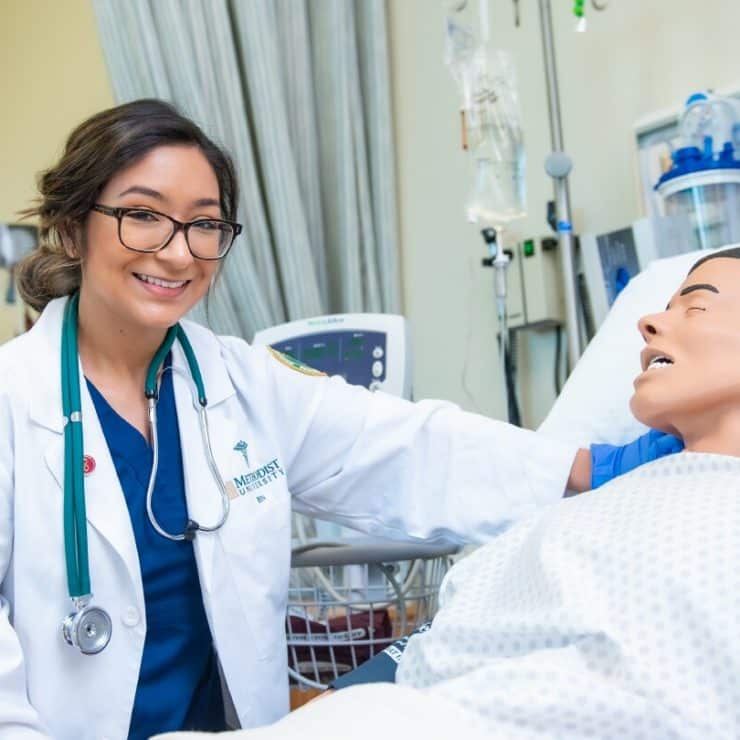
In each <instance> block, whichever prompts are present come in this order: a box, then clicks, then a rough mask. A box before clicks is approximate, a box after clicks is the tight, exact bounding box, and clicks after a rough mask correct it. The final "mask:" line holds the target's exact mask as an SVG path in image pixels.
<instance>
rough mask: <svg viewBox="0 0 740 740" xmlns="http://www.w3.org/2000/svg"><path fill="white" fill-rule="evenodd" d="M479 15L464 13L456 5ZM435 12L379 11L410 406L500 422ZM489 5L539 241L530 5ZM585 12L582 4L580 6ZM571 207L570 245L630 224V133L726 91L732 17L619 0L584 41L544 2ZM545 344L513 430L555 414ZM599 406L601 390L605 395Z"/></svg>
mask: <svg viewBox="0 0 740 740" xmlns="http://www.w3.org/2000/svg"><path fill="white" fill-rule="evenodd" d="M469 1H470V2H471V3H475V5H476V6H477V0H469ZM444 5H445V4H444V3H443V2H442V1H441V0H439V1H437V0H389V9H390V32H391V41H392V54H393V70H394V71H393V75H394V80H393V81H394V86H395V91H394V96H395V97H394V102H395V125H396V134H397V155H398V175H399V194H400V195H399V197H400V208H399V210H400V214H401V216H400V227H401V244H402V252H403V269H404V298H405V312H406V314H407V316H408V317H409V318H410V319H411V321H412V325H413V328H414V343H415V347H414V349H415V361H416V369H415V392H416V396H417V397H432V396H436V397H443V398H450V399H453V400H455V401H457V402H459V403H461V404H462V405H463V406H466V407H468V408H472V409H477V410H480V411H483V412H484V413H487V414H492V415H496V416H499V417H500V416H502V415H503V414H502V411H503V400H502V391H501V383H500V372H499V369H498V363H497V359H496V352H495V335H496V331H497V323H496V320H495V314H494V306H493V298H492V288H491V280H492V278H491V275H490V274H489V271H484V270H483V269H482V268H480V267H479V264H480V258H481V257H482V256H484V251H483V247H482V241H481V239H480V237H479V235H478V233H477V231H476V229H475V228H474V227H472V226H470V225H469V224H467V223H466V222H465V219H464V215H463V207H464V202H465V198H466V194H467V192H468V189H469V188H470V184H471V179H470V170H469V163H468V162H467V160H466V157H465V155H464V153H463V152H462V151H461V150H460V148H459V121H458V113H457V110H458V97H457V91H456V89H455V86H454V84H453V82H452V80H451V78H450V76H449V74H448V72H447V69H446V68H445V66H444V64H443V61H442V59H443V53H444V43H443V21H444V10H443V8H444ZM520 5H521V14H522V27H521V28H519V29H515V28H514V25H513V11H512V2H511V0H490V2H489V9H490V19H491V30H492V36H493V42H494V44H496V45H499V46H501V47H504V48H507V49H509V50H510V51H511V52H512V53H513V55H514V58H515V60H516V63H517V69H518V74H519V80H520V97H521V101H522V107H523V112H524V118H525V139H526V147H527V157H528V175H527V183H528V190H529V212H530V213H529V217H528V219H527V221H526V222H525V223H524V224H523V225H522V231H523V232H526V233H528V234H531V235H541V234H544V233H547V229H548V227H547V226H546V224H545V220H544V208H545V201H546V200H547V199H548V198H551V197H552V196H551V193H552V186H551V182H550V181H549V180H548V178H546V177H545V176H544V174H543V171H542V162H543V160H544V157H545V155H546V153H547V152H548V151H549V146H550V140H549V128H548V114H547V97H546V90H545V84H544V67H543V60H542V50H541V40H540V27H539V18H538V3H537V2H536V1H535V0H520ZM588 5H589V4H588V3H587V6H588ZM552 6H553V19H554V25H555V46H556V52H557V58H558V73H559V77H560V88H561V98H562V101H561V102H562V112H563V127H564V135H565V143H566V149H567V151H568V152H569V153H570V154H571V155H572V157H573V160H574V162H575V169H574V171H573V174H572V176H571V195H572V202H573V205H574V221H575V226H576V229H577V230H580V231H592V230H597V231H602V230H607V229H611V228H614V227H618V226H622V225H626V224H627V223H629V222H630V221H631V220H633V219H635V218H637V217H638V216H639V215H641V214H640V198H639V196H638V191H637V177H636V168H635V160H634V156H633V155H634V147H633V133H632V127H633V125H634V123H635V122H636V121H637V120H638V119H640V118H641V117H643V116H645V115H646V114H649V113H651V112H654V111H657V110H662V109H666V108H669V109H670V108H675V107H678V106H679V105H680V104H681V103H682V101H683V100H684V99H685V97H686V96H687V95H688V93H690V92H692V91H694V90H696V89H701V88H707V87H722V86H732V85H733V84H735V85H737V84H738V82H740V52H739V51H738V48H740V47H738V43H737V29H738V28H740V3H738V2H735V0H705V2H702V3H697V2H696V0H649V2H646V1H645V0H618V1H614V2H610V3H609V6H608V9H607V11H606V12H603V13H596V12H594V11H591V10H589V12H588V20H589V30H588V32H587V33H586V34H576V33H574V32H573V19H572V15H571V11H570V9H571V6H572V3H571V2H569V1H568V2H566V1H565V0H552ZM553 348H554V343H553V338H552V336H547V335H541V336H537V335H533V336H531V337H530V339H529V341H528V342H527V343H526V346H525V347H523V352H522V360H523V361H524V362H525V365H527V366H528V367H529V368H530V369H529V370H526V368H525V372H523V373H521V380H522V381H523V382H524V384H525V385H526V387H527V391H526V392H525V393H524V394H523V399H522V400H523V406H524V410H525V412H526V421H527V422H528V423H529V424H530V425H535V424H537V423H538V422H539V421H540V420H541V419H542V418H543V416H544V415H545V413H546V412H547V409H548V408H549V406H550V404H551V403H552V401H553V400H554V390H553V381H552V375H553V370H552V363H553ZM605 392H608V389H605Z"/></svg>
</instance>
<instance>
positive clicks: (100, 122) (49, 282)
mask: <svg viewBox="0 0 740 740" xmlns="http://www.w3.org/2000/svg"><path fill="white" fill-rule="evenodd" d="M173 144H185V145H194V146H197V147H198V148H199V149H200V150H201V151H202V152H203V155H204V156H205V158H206V159H207V160H208V162H209V163H210V165H211V167H212V168H213V171H214V173H215V175H216V179H217V180H218V187H219V197H220V200H221V214H222V217H223V218H224V219H227V220H230V221H233V220H235V219H236V208H237V199H238V193H237V181H236V174H235V171H234V165H233V164H232V162H231V159H230V158H229V156H228V155H227V154H226V153H225V152H224V151H222V150H221V149H220V148H219V147H218V146H216V145H215V144H214V143H213V142H212V141H211V140H210V139H209V138H208V137H207V136H206V135H205V134H204V133H203V131H201V129H200V128H199V127H198V126H196V125H195V123H193V122H192V121H191V120H190V119H188V118H185V116H182V115H181V114H180V113H178V111H177V109H176V108H175V107H174V106H172V105H170V104H169V103H165V102H163V101H161V100H135V101H133V102H131V103H126V104H124V105H119V106H116V107H115V108H109V109H108V110H104V111H102V112H101V113H97V114H96V115H94V116H92V117H91V118H88V119H87V120H86V121H85V122H84V123H82V124H80V125H79V126H78V127H77V128H76V129H75V130H74V131H73V132H72V133H71V134H70V137H69V139H67V144H66V146H65V148H64V154H63V155H62V158H61V159H60V160H59V162H58V163H57V164H56V166H54V167H52V168H51V169H50V170H47V171H46V172H44V173H42V174H41V176H40V177H39V180H38V189H39V194H40V197H39V198H38V199H37V201H36V204H35V205H34V206H33V207H32V208H28V209H27V210H25V211H23V212H22V215H23V216H24V217H31V216H36V217H38V219H39V246H38V248H37V249H35V250H34V251H33V252H31V254H29V255H28V256H27V257H25V258H24V259H23V260H22V261H21V262H20V263H19V264H18V266H17V267H16V279H17V281H18V289H19V291H20V294H21V296H22V298H23V300H24V301H25V302H26V303H27V304H28V305H30V306H32V307H33V308H35V309H36V310H37V311H42V310H43V309H44V307H45V306H46V304H47V303H49V301H51V300H52V299H54V298H59V297H60V296H64V295H70V294H71V293H74V292H75V291H76V290H77V289H78V288H79V287H80V281H81V277H82V267H81V264H82V257H83V256H84V253H83V252H84V250H83V247H84V245H83V244H82V243H81V231H82V225H83V223H84V221H85V219H86V218H87V215H88V213H89V212H90V209H91V208H92V206H93V205H94V204H95V203H96V202H97V200H98V196H99V195H100V192H101V191H102V190H103V188H104V187H105V186H106V184H107V183H108V181H109V180H110V179H111V178H112V177H113V176H114V175H115V174H116V173H118V172H120V171H121V170H122V169H124V168H126V167H130V166H131V165H133V164H136V162H137V161H139V160H140V159H141V158H142V157H144V156H145V155H146V154H147V153H148V152H150V151H151V150H152V149H154V148H156V147H159V146H167V145H173Z"/></svg>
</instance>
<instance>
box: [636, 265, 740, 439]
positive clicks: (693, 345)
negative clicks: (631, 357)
mask: <svg viewBox="0 0 740 740" xmlns="http://www.w3.org/2000/svg"><path fill="white" fill-rule="evenodd" d="M638 328H639V330H640V333H641V334H642V336H643V339H644V340H645V347H644V349H643V350H642V353H641V358H640V359H641V364H642V373H641V374H640V375H639V376H638V377H637V378H636V379H635V382H634V386H635V394H634V396H633V397H632V400H631V402H630V406H631V408H632V412H633V413H634V415H635V416H636V417H637V419H639V420H640V421H641V422H643V423H644V424H647V425H648V426H650V427H652V428H655V429H661V430H663V431H665V432H670V433H671V434H677V435H679V436H682V437H683V438H684V441H685V442H686V441H687V440H689V439H691V438H697V437H699V436H701V435H704V436H706V435H707V434H711V433H716V430H718V429H720V428H726V426H727V425H726V421H727V419H728V418H729V417H732V416H735V417H737V418H738V419H740V259H733V258H728V257H718V258H716V259H710V260H709V261H707V262H705V263H704V264H702V265H700V266H699V267H698V268H697V269H695V270H694V271H693V272H692V273H691V274H690V275H689V276H688V277H687V278H686V279H685V280H684V281H683V283H682V284H681V286H680V288H679V289H678V290H677V291H676V293H675V294H674V295H673V297H672V298H671V300H670V303H669V304H668V307H667V309H666V310H665V311H663V312H662V313H656V314H651V315H649V316H645V317H643V318H642V319H641V320H640V322H639V324H638ZM656 357H665V358H666V361H665V362H663V361H658V363H657V364H655V363H654V358H656ZM651 361H653V364H652V365H651Z"/></svg>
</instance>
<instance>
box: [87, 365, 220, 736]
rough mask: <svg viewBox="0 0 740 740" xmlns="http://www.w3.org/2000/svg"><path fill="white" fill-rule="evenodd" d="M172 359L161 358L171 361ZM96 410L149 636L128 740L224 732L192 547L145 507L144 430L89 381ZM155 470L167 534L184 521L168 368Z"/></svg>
mask: <svg viewBox="0 0 740 740" xmlns="http://www.w3.org/2000/svg"><path fill="white" fill-rule="evenodd" d="M169 363H170V357H169V356H168V358H167V360H166V361H165V366H169ZM87 386H88V388H89V390H90V395H91V396H92V400H93V403H94V404H95V410H96V412H97V415H98V418H99V420H100V424H101V426H102V428H103V434H104V435H105V439H106V442H107V443H108V449H109V450H110V454H111V457H112V458H113V464H114V466H115V469H116V472H117V474H118V479H119V481H120V483H121V488H122V489H123V494H124V496H125V498H126V504H127V506H128V511H129V515H130V517H131V524H132V527H133V532H134V538H135V540H136V549H137V551H138V554H139V563H140V567H141V579H142V583H143V586H144V602H145V606H146V639H145V642H144V653H143V656H142V661H141V667H140V670H139V683H138V686H137V689H136V697H135V699H134V707H133V711H132V715H131V724H130V730H129V738H130V739H131V740H138V739H139V738H148V737H149V736H150V735H153V734H156V733H159V732H167V731H172V730H201V731H216V730H225V729H226V725H225V721H224V707H223V697H222V694H221V685H220V679H219V674H218V665H217V660H216V655H215V652H214V649H213V642H212V638H211V632H210V629H209V626H208V621H207V619H206V614H205V610H204V608H203V599H202V594H201V589H200V582H199V580H198V571H197V568H196V564H195V555H194V552H193V544H192V542H188V541H184V540H183V541H172V540H169V539H167V538H165V537H162V536H161V535H160V534H158V533H157V532H156V531H155V530H154V528H153V527H152V525H151V522H150V521H149V517H148V516H147V510H146V489H147V484H148V482H149V474H150V471H151V466H152V450H151V448H150V446H149V444H148V443H147V441H146V440H145V439H144V437H143V436H142V435H141V433H140V432H139V431H138V430H137V429H135V428H134V427H133V426H132V425H131V424H129V423H128V422H127V421H126V420H125V419H123V418H122V417H121V416H119V414H118V413H117V412H116V411H115V410H114V409H113V408H112V407H111V406H110V405H109V404H108V402H107V401H106V400H105V398H104V397H103V395H102V394H101V393H100V392H99V391H98V389H97V388H95V386H94V385H93V384H92V383H91V382H90V381H89V380H88V381H87ZM157 416H158V422H157V431H158V435H159V469H158V472H157V480H156V482H155V486H154V492H153V496H152V507H153V509H154V514H155V516H156V518H157V519H158V521H159V523H160V525H161V526H162V527H163V528H164V529H165V531H167V532H172V533H173V534H174V533H181V532H182V531H183V530H184V528H185V524H186V522H187V520H188V515H187V506H186V501H185V482H184V477H183V468H182V450H181V447H180V430H179V425H178V422H177V409H176V407H175V396H174V390H173V384H172V372H171V371H166V372H164V374H163V376H162V383H161V388H160V395H159V402H158V405H157Z"/></svg>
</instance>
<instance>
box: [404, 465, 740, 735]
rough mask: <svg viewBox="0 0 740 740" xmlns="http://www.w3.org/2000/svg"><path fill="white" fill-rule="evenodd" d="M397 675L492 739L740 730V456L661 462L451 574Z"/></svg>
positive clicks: (533, 523)
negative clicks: (458, 709) (463, 713)
mask: <svg viewBox="0 0 740 740" xmlns="http://www.w3.org/2000/svg"><path fill="white" fill-rule="evenodd" d="M441 603H442V607H441V609H440V611H439V613H438V615H437V617H436V618H435V620H434V624H433V627H432V629H431V630H430V631H429V632H426V633H424V634H422V635H419V636H417V637H414V638H412V639H411V641H410V642H409V645H408V647H407V649H406V652H405V654H404V657H403V659H402V661H401V665H400V667H399V672H398V676H397V681H398V682H399V683H400V684H402V685H405V686H410V687H415V688H417V689H421V690H422V692H424V693H427V694H429V695H430V696H436V697H439V698H445V699H447V700H451V701H453V702H455V703H457V704H459V705H460V706H462V707H464V708H466V709H467V710H468V712H469V713H470V715H471V716H473V717H475V718H476V720H477V722H478V723H480V725H481V726H482V727H485V728H487V729H488V731H489V732H490V736H491V737H493V738H496V737H501V738H568V739H569V740H571V739H573V738H631V739H632V740H636V739H638V738H646V739H647V738H650V739H651V740H652V739H653V738H674V737H675V738H702V739H703V740H706V739H707V738H730V737H735V738H736V737H740V459H738V458H735V457H725V456H720V455H710V454H698V453H683V454H681V455H673V456H671V457H668V458H664V459H662V460H658V461H656V462H654V463H651V464H650V465H647V466H644V467H643V468H641V469H639V470H637V471H635V472H633V473H631V474H629V475H627V476H624V477H622V478H620V479H617V480H615V481H613V482H612V483H610V484H608V485H606V486H604V487H603V488H601V489H599V490H598V491H594V492H591V493H588V494H584V495H582V496H579V497H576V498H572V499H568V500H565V501H562V502H560V503H559V504H556V505H554V506H551V507H549V508H548V509H546V510H544V511H542V512H541V513H539V514H538V515H535V516H533V517H532V518H530V519H528V520H527V521H525V522H523V523H522V524H520V525H517V526H516V527H514V528H512V529H511V530H509V531H508V532H507V533H505V534H504V535H502V536H501V537H499V538H498V539H497V540H495V541H494V542H492V543H491V544H489V545H486V546H484V547H481V548H480V549H478V550H477V551H476V552H475V553H473V554H472V555H471V556H470V557H468V558H466V559H465V560H463V561H461V562H460V563H459V564H458V565H457V566H455V567H454V568H453V569H452V570H451V571H450V573H449V574H448V576H447V578H446V580H445V582H444V584H443V587H442V593H441Z"/></svg>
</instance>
